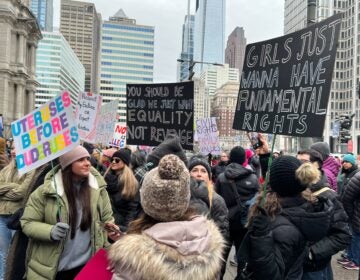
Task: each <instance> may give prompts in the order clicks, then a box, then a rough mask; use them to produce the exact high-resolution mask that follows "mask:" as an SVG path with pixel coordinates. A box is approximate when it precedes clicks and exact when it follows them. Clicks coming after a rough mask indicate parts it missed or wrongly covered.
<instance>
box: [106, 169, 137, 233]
mask: <svg viewBox="0 0 360 280" xmlns="http://www.w3.org/2000/svg"><path fill="white" fill-rule="evenodd" d="M105 180H106V183H107V184H108V187H107V188H106V190H107V191H108V194H109V197H110V201H111V206H112V209H113V213H114V218H115V223H116V224H117V225H119V226H120V229H121V231H123V232H126V231H127V227H128V225H129V223H130V222H131V221H133V220H135V219H136V217H137V216H138V214H139V212H140V209H141V207H140V193H139V191H138V192H137V194H136V195H135V197H134V199H126V198H124V197H122V195H121V192H122V189H123V186H122V185H120V184H119V182H118V177H117V176H116V175H114V174H111V173H108V174H107V175H106V177H105Z"/></svg>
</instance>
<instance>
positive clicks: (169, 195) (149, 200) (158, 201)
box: [140, 154, 190, 222]
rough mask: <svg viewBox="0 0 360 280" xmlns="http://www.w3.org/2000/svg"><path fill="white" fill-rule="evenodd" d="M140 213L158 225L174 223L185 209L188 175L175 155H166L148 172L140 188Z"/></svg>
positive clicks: (187, 197)
mask: <svg viewBox="0 0 360 280" xmlns="http://www.w3.org/2000/svg"><path fill="white" fill-rule="evenodd" d="M140 198H141V206H142V208H143V210H144V212H145V213H146V214H147V215H149V216H150V217H152V218H153V219H155V220H158V221H161V222H170V221H176V220H177V219H179V218H181V217H182V216H183V215H184V214H185V212H186V210H187V209H188V207H189V202H190V174H189V171H188V170H187V168H186V166H185V164H184V162H183V161H182V160H181V159H180V158H179V157H178V156H176V155H172V154H170V155H166V156H164V157H163V158H162V159H161V160H160V162H159V165H158V167H156V168H154V169H152V170H150V171H149V172H148V173H147V174H146V176H145V178H144V181H143V183H142V187H141V189H140Z"/></svg>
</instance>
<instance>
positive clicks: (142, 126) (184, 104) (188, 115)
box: [126, 82, 194, 150]
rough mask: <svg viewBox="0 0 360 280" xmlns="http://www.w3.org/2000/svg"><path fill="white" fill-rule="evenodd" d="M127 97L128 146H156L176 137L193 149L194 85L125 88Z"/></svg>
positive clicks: (187, 83)
mask: <svg viewBox="0 0 360 280" xmlns="http://www.w3.org/2000/svg"><path fill="white" fill-rule="evenodd" d="M126 97H127V127H128V129H127V138H126V142H127V144H130V145H147V146H157V145H159V144H160V143H161V142H163V141H164V140H165V139H166V138H167V136H168V135H170V134H177V135H178V136H179V137H180V142H181V145H182V147H183V148H184V149H188V150H192V149H193V134H194V132H193V127H194V82H184V83H171V84H128V85H126Z"/></svg>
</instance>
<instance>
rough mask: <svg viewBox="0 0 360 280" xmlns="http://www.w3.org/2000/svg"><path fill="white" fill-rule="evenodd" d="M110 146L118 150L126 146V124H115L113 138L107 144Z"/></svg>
mask: <svg viewBox="0 0 360 280" xmlns="http://www.w3.org/2000/svg"><path fill="white" fill-rule="evenodd" d="M109 145H110V146H113V147H118V148H120V149H122V148H125V146H126V123H116V124H115V129H114V134H113V137H112V139H111V141H110V143H109Z"/></svg>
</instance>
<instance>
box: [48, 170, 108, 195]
mask: <svg viewBox="0 0 360 280" xmlns="http://www.w3.org/2000/svg"><path fill="white" fill-rule="evenodd" d="M54 178H55V180H54ZM44 185H46V186H47V189H46V191H45V192H46V193H48V194H58V195H59V196H62V195H63V194H64V184H63V181H62V172H61V168H60V165H57V166H55V167H54V168H53V169H52V170H51V171H50V172H48V173H47V174H46V176H45V180H44ZM89 186H90V187H91V188H93V189H100V188H105V187H106V182H105V180H104V178H103V177H102V176H101V174H100V173H99V171H97V170H96V169H95V168H94V167H90V174H89Z"/></svg>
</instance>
